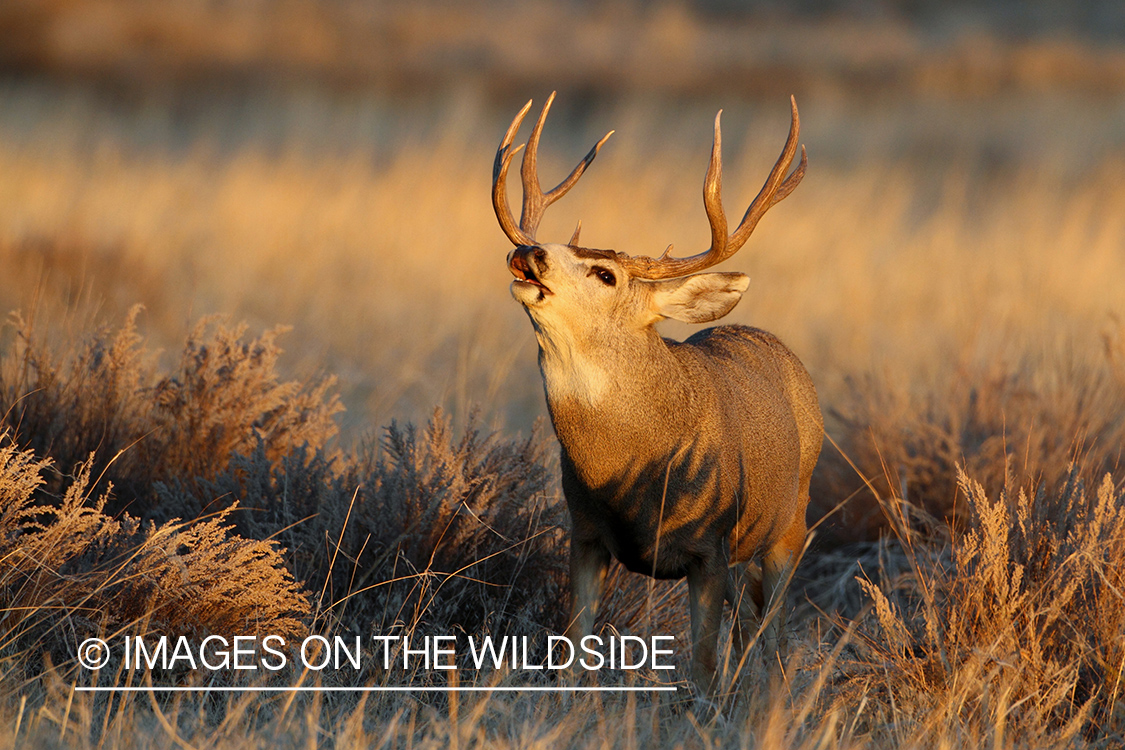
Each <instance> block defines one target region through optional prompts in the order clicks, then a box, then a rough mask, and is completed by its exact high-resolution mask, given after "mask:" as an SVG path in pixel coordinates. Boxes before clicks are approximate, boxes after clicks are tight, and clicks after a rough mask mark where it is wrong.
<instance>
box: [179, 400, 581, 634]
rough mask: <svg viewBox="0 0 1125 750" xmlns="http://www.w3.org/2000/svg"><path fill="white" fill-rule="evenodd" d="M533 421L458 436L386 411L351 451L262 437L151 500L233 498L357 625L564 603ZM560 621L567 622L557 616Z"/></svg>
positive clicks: (495, 621) (554, 512)
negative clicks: (272, 446)
mask: <svg viewBox="0 0 1125 750" xmlns="http://www.w3.org/2000/svg"><path fill="white" fill-rule="evenodd" d="M545 446H546V442H545V441H544V440H543V438H542V436H541V435H540V434H539V433H538V432H536V433H534V434H533V435H532V436H531V437H529V438H527V439H522V440H520V439H517V440H503V439H500V438H499V437H498V436H497V435H496V434H494V433H485V432H482V431H481V430H480V429H479V428H478V427H477V426H476V424H475V422H474V421H470V424H469V425H468V426H467V427H466V428H465V430H464V432H463V433H462V434H461V436H460V437H456V436H455V435H454V433H453V430H452V428H451V426H450V422H449V419H448V418H447V417H446V416H444V415H443V414H441V413H440V412H436V413H435V414H434V416H433V418H432V419H431V420H430V421H429V423H428V424H427V426H426V427H425V428H424V429H422V430H419V429H417V428H415V426H414V425H409V424H408V425H406V426H399V425H398V424H397V423H392V424H391V426H390V427H388V428H387V429H386V431H385V434H384V437H383V440H382V441H381V442H380V443H379V444H377V445H375V444H372V445H368V446H366V447H365V448H364V449H362V450H361V451H360V452H359V455H358V456H356V457H353V458H351V459H343V458H339V459H337V460H335V461H333V460H330V459H329V458H327V457H326V456H325V455H324V453H323V452H322V451H312V450H310V449H308V448H303V449H299V450H297V451H294V452H293V453H291V454H289V455H287V456H284V457H282V458H281V459H280V461H278V462H273V461H270V460H269V457H268V453H267V451H266V447H265V444H264V442H260V443H259V445H258V447H257V449H256V450H255V451H254V452H253V453H252V454H250V455H242V454H235V455H234V457H233V458H232V460H231V462H230V465H229V466H228V468H227V470H226V471H224V472H223V473H222V474H220V476H218V477H217V478H215V479H214V480H213V481H199V482H195V483H187V482H173V483H168V484H164V485H161V486H160V487H159V489H158V494H159V496H160V498H161V502H163V503H167V504H169V505H171V506H173V507H189V508H200V509H202V508H204V507H207V506H208V505H209V504H211V503H214V502H215V501H216V500H217V499H219V498H239V499H240V500H241V502H242V504H243V509H241V510H239V511H237V512H236V513H235V515H234V516H232V517H233V518H236V519H237V523H238V525H239V528H240V529H242V530H244V531H245V533H247V534H251V535H253V536H259V537H264V536H268V535H275V537H274V538H277V539H279V540H280V541H281V542H282V543H284V545H285V546H286V547H287V549H288V551H287V555H288V557H289V564H290V566H291V568H292V569H293V571H294V572H295V574H296V575H297V576H298V577H299V578H300V579H301V580H304V581H306V583H307V584H308V586H309V588H310V590H313V591H318V592H322V593H320V594H319V595H318V596H317V605H318V607H319V609H320V611H322V612H323V613H324V614H326V615H327V614H328V613H329V612H331V617H332V618H333V619H335V620H337V621H343V622H344V623H345V624H346V625H347V627H349V628H351V629H353V630H355V631H356V632H366V631H368V630H370V629H371V628H372V627H374V628H376V629H379V630H381V631H385V630H387V629H389V628H392V627H395V626H402V627H405V628H407V629H409V630H411V631H414V630H416V629H418V628H421V629H423V630H425V631H427V632H428V631H430V630H432V631H434V632H441V633H443V634H446V633H449V632H454V631H453V630H451V629H458V628H459V629H464V630H465V631H466V632H475V631H476V630H477V629H479V628H481V627H483V626H484V625H485V624H486V623H488V624H490V625H491V626H492V627H493V628H495V629H497V630H503V629H506V628H509V627H518V625H519V624H520V623H525V624H526V623H528V622H531V623H534V625H535V627H541V626H543V625H547V626H549V627H550V626H554V627H558V626H559V625H560V623H561V622H562V620H563V619H564V618H565V614H564V613H563V612H562V610H563V609H565V604H563V605H560V602H563V601H565V596H564V595H563V593H562V592H563V591H564V589H565V578H564V571H565V567H566V564H565V545H564V544H563V531H562V528H561V524H562V522H563V516H562V509H561V504H560V503H559V502H558V498H557V493H556V492H555V491H554V490H553V489H552V487H551V485H552V482H553V474H552V472H551V471H550V469H549V468H548V466H547V464H546V462H545V460H544V450H545ZM563 624H564V623H563Z"/></svg>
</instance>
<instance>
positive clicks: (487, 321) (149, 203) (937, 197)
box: [0, 0, 1125, 443]
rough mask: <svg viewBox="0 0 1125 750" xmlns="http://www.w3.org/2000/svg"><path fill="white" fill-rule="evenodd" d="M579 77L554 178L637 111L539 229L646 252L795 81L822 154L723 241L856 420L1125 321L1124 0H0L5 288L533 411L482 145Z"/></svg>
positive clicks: (363, 405) (780, 115)
mask: <svg viewBox="0 0 1125 750" xmlns="http://www.w3.org/2000/svg"><path fill="white" fill-rule="evenodd" d="M556 89H557V90H558V91H559V96H558V99H557V102H556V105H555V108H554V110H553V113H552V117H551V119H550V120H549V122H548V125H547V130H546V134H545V136H544V141H543V147H542V151H543V154H542V159H543V165H542V168H541V172H542V174H543V180H544V182H545V183H552V184H553V183H554V182H555V181H557V180H558V179H560V178H561V176H562V175H564V174H565V173H566V171H568V170H569V169H570V167H571V166H572V165H573V164H574V163H575V162H576V161H577V160H578V159H579V158H580V157H581V156H582V155H583V154H584V153H585V151H586V149H588V148H589V146H590V145H591V144H592V143H593V142H594V141H595V140H596V139H597V138H598V137H600V136H601V135H602V134H603V133H604V132H606V131H607V130H610V129H615V130H616V131H617V132H616V134H615V135H614V137H613V138H612V139H611V140H610V142H609V144H608V146H607V148H606V149H605V150H603V152H602V155H601V156H600V157H599V159H598V161H597V163H596V164H595V165H594V167H593V168H592V169H591V171H590V172H589V173H588V174H587V176H586V177H585V178H584V179H583V181H582V184H581V185H580V186H579V187H578V188H577V189H576V190H575V191H574V192H572V193H571V194H570V195H569V196H568V197H567V198H566V200H564V201H562V202H561V203H559V204H557V205H556V206H555V207H554V208H553V209H552V211H551V212H549V213H548V215H547V218H546V219H545V222H544V225H543V227H542V229H541V230H540V233H539V234H540V238H541V239H544V240H558V241H565V239H566V238H567V237H569V234H570V231H571V228H572V227H573V225H574V223H575V221H577V220H578V219H579V218H581V219H582V221H583V235H582V236H583V241H584V243H586V244H588V245H590V246H594V247H607V248H613V249H617V250H623V251H626V252H629V253H633V254H637V253H643V254H656V253H659V252H660V251H661V250H662V249H663V248H664V247H665V246H666V245H667V244H668V243H669V242H672V243H675V246H676V248H677V249H678V252H680V253H683V254H687V253H689V252H698V251H699V250H700V249H702V248H703V247H705V245H706V243H707V241H708V229H707V223H706V219H705V216H704V212H703V206H702V200H701V196H700V189H701V185H702V180H703V174H704V172H705V169H706V162H707V157H708V153H709V149H710V140H711V123H712V118H713V117H714V113H715V111H716V110H718V109H719V108H723V109H724V117H723V125H724V149H725V152H724V156H725V171H724V178H725V183H724V190H725V193H724V200H725V205H726V208H727V211H728V214H731V215H734V214H741V212H742V211H743V210H744V209H745V206H746V205H748V204H749V202H750V200H751V199H752V198H753V196H754V194H755V193H756V192H757V189H758V187H759V186H760V185H761V182H762V180H764V178H765V175H766V172H767V171H768V169H769V167H770V166H771V165H772V164H773V162H774V160H775V159H776V157H777V153H778V152H779V150H780V148H781V145H782V143H783V141H784V138H785V134H786V129H787V125H788V118H789V108H788V97H789V95H790V94H793V95H795V96H796V98H797V103H798V105H799V107H800V111H801V116H802V142H803V143H805V144H806V146H807V148H808V154H809V171H808V176H807V177H806V179H805V181H804V183H803V184H802V185H801V187H800V189H799V190H798V191H796V192H795V193H794V194H793V195H792V196H791V197H790V198H789V199H787V200H786V201H785V203H783V204H781V205H779V206H777V207H775V208H774V209H773V210H772V211H771V213H770V215H769V216H768V217H767V218H766V219H765V220H764V221H763V222H762V224H761V225H760V226H759V228H758V230H757V232H756V233H755V236H754V238H753V239H752V240H751V241H750V242H749V243H748V245H747V246H746V248H745V249H744V250H743V251H742V252H741V253H740V254H739V255H738V256H736V257H735V258H734V259H733V260H732V261H730V262H728V263H727V264H726V266H725V268H726V269H728V270H741V271H744V272H746V273H748V274H749V275H750V276H751V286H750V290H749V291H748V292H747V294H746V297H745V298H744V300H743V301H742V303H741V304H740V305H739V307H738V308H736V310H735V312H734V313H733V314H732V315H731V316H730V317H729V318H728V320H731V321H734V322H741V323H748V324H752V325H757V326H760V327H763V328H766V329H768V330H771V331H774V332H775V333H777V334H779V335H780V336H781V337H782V339H783V340H784V341H786V342H787V343H788V344H789V345H790V346H791V347H792V348H793V349H794V350H795V351H796V352H797V353H798V355H799V356H800V357H801V358H802V359H803V360H804V361H805V363H806V364H807V365H808V367H809V369H810V371H811V372H812V374H813V377H814V379H815V380H816V382H817V385H818V388H819V389H820V391H821V398H822V402H823V404H824V407H825V411H826V413H827V414H828V415H829V417H830V424H829V431H830V434H832V432H833V430H836V434H837V435H839V434H840V429H841V428H840V427H839V425H841V424H845V423H848V422H849V420H851V422H855V420H858V419H861V418H866V419H871V418H872V417H871V415H872V414H873V413H875V412H878V413H880V414H883V415H886V414H890V413H893V412H894V411H895V409H900V410H907V409H913V410H917V409H925V408H930V409H934V408H939V406H934V404H940V403H941V397H940V396H938V397H935V396H934V394H935V393H937V394H941V393H946V392H947V391H948V390H949V389H952V388H955V387H958V386H954V385H950V383H954V382H955V381H956V382H960V381H958V378H960V379H961V380H963V381H964V382H968V383H971V388H972V389H975V388H978V387H979V385H980V384H981V383H986V384H987V383H988V382H991V381H990V380H989V379H990V378H992V379H993V380H996V379H1000V380H1004V379H1005V378H1008V379H1011V378H1012V377H1013V376H1012V373H1013V372H1015V373H1024V374H1025V375H1026V382H1025V381H1023V380H1021V381H1020V384H1019V385H1018V386H1016V387H1013V388H1009V389H1007V390H1004V391H1003V394H1004V398H1006V399H1011V400H1012V403H1013V404H1018V403H1019V399H1020V398H1024V397H1026V394H1028V393H1032V394H1039V395H1042V394H1043V393H1054V392H1055V391H1052V390H1051V389H1065V388H1066V383H1067V381H1066V378H1065V372H1068V371H1069V370H1068V369H1067V367H1070V369H1071V370H1073V369H1074V368H1077V367H1079V366H1080V365H1081V363H1083V362H1087V361H1090V362H1092V361H1094V360H1098V361H1104V357H1105V356H1106V351H1107V350H1108V349H1107V346H1109V345H1110V344H1112V342H1115V341H1117V339H1116V338H1114V337H1116V336H1119V335H1120V330H1121V328H1120V325H1121V324H1120V320H1121V317H1120V316H1122V315H1125V3H1122V2H1120V0H1088V1H1087V2H1068V1H1066V0H1029V1H1026V2H1019V1H1017V0H961V1H952V2H938V1H937V0H800V1H798V2H781V1H780V0H777V1H774V0H760V1H752V0H751V1H747V2H739V1H737V0H696V1H695V2H691V1H689V0H679V1H669V2H659V3H642V2H631V1H629V2H627V1H622V2H607V3H596V2H582V1H580V0H572V1H571V0H550V1H549V2H516V1H515V0H511V1H505V0H492V1H485V0H471V1H469V2H453V1H452V0H448V1H435V0H422V1H418V0H411V1H410V2H390V1H384V2H360V1H359V0H226V1H223V0H176V1H175V2H171V1H168V0H163V1H158V0H0V309H2V310H3V311H4V312H7V311H9V310H19V311H21V312H22V315H23V317H24V318H25V319H30V320H32V321H33V323H34V326H35V328H36V330H38V331H40V332H41V333H42V334H43V335H44V336H47V337H60V340H66V339H67V338H69V339H77V338H80V337H82V336H83V335H85V332H86V331H88V330H90V327H91V326H93V325H96V324H103V323H104V324H109V325H114V326H116V325H120V324H121V322H122V321H123V320H124V319H125V315H126V311H127V310H128V309H129V308H130V307H131V306H132V305H133V304H135V303H142V304H143V305H144V307H145V310H144V312H143V313H142V314H141V316H140V318H139V319H138V325H139V329H140V331H141V332H142V334H143V335H144V336H145V338H146V340H147V342H148V345H149V346H150V347H152V348H163V349H165V350H170V351H176V350H177V348H178V347H179V346H180V343H181V342H182V340H183V338H184V336H185V335H186V332H187V331H188V330H189V329H190V327H191V325H192V324H193V322H194V321H196V320H198V319H199V318H200V317H202V316H205V315H210V314H215V313H217V314H222V315H225V316H229V317H230V319H231V320H233V321H239V320H245V321H247V322H248V323H249V325H250V330H251V332H252V333H253V334H254V335H256V334H257V333H258V332H260V331H261V330H264V329H268V328H271V327H273V326H274V325H277V324H284V325H288V326H292V330H291V331H290V332H289V333H287V334H285V335H284V336H283V337H282V338H281V339H280V343H281V345H282V346H283V347H284V348H285V350H286V355H285V359H284V360H283V363H282V364H283V369H284V371H285V372H286V373H287V374H289V375H291V376H292V377H294V378H307V377H312V376H315V375H317V374H319V373H328V374H331V375H334V376H336V378H337V379H338V380H337V384H338V388H339V391H340V393H341V396H342V398H343V401H344V403H345V405H346V407H347V411H346V413H345V414H343V415H342V418H341V439H342V440H343V441H344V442H345V443H350V442H353V441H355V440H357V439H359V438H361V437H362V436H364V435H367V434H371V433H373V432H374V431H375V430H377V429H378V428H379V427H380V426H381V425H385V424H387V423H389V421H390V419H392V418H404V419H410V420H420V419H425V418H426V417H427V416H428V414H429V413H430V412H431V410H432V409H433V408H434V407H435V406H438V405H440V406H443V407H444V408H445V409H447V410H448V411H449V412H451V413H452V414H453V415H454V418H455V420H458V421H460V422H462V423H463V422H464V420H465V419H466V418H467V415H468V413H469V412H470V411H471V410H472V409H473V408H477V407H479V408H480V410H481V412H482V414H483V415H484V417H485V421H486V422H488V423H490V424H492V425H494V426H497V427H499V428H502V429H505V430H511V431H523V432H526V431H527V430H528V429H529V427H530V426H531V425H532V424H533V422H534V421H535V420H536V419H538V418H540V417H542V416H543V415H545V407H544V404H543V397H542V390H541V382H540V378H539V374H538V371H537V366H536V359H535V345H534V340H533V338H532V336H531V328H530V326H529V325H528V323H527V321H526V320H525V317H524V315H523V313H522V311H521V310H520V308H519V307H518V305H517V304H516V303H515V302H514V301H513V300H512V299H511V298H510V296H509V293H508V290H507V286H508V282H509V279H510V276H509V274H508V272H507V270H506V268H505V264H504V257H505V255H506V253H507V252H508V251H509V249H510V247H509V245H508V244H507V241H506V240H505V238H504V236H503V234H502V233H501V232H500V230H499V228H498V226H497V225H496V221H495V218H494V216H493V214H492V209H491V206H490V179H491V165H492V159H493V155H494V152H495V148H496V146H497V144H498V142H499V140H500V137H501V135H502V133H503V131H504V129H505V127H506V126H507V124H508V122H509V121H510V119H511V117H512V116H513V115H514V113H515V112H516V111H517V110H518V108H519V107H520V106H521V105H522V104H523V102H524V101H526V100H527V99H528V98H534V99H535V100H536V102H537V104H538V103H541V102H542V101H543V99H545V97H546V96H547V95H548V94H549V93H550V92H551V91H552V90H556ZM509 194H510V195H511V196H512V198H513V200H516V201H518V195H519V191H518V186H517V185H516V181H515V180H513V181H512V184H511V185H510V188H509ZM667 331H668V333H669V334H670V335H675V336H681V335H684V334H685V333H687V332H688V328H687V327H669V328H668V329H667ZM13 335H14V334H13V332H12V327H11V326H9V327H7V328H5V329H4V331H3V333H0V336H3V337H7V339H8V340H11V338H12V336H13ZM1046 360H1050V361H1052V362H1056V361H1058V362H1066V363H1070V365H1066V366H1065V367H1062V368H1061V369H1060V368H1057V367H1054V368H1051V369H1050V370H1049V371H1048V370H1044V369H1043V368H1037V367H1035V366H1034V363H1036V362H1041V361H1046ZM1028 363H1031V365H1030V366H1027V367H1025V365H1028ZM1075 363H1078V364H1075ZM1071 365H1073V367H1071ZM1060 372H1062V373H1064V375H1059V373H1060ZM1042 373H1046V374H1042ZM1021 377H1022V376H1021ZM1044 378H1045V379H1046V380H1048V381H1050V382H1040V381H1043V380H1044ZM873 379H874V381H877V386H872V385H870V383H871V382H873ZM1005 382H1008V381H1005ZM963 390H964V391H965V394H966V395H965V398H966V399H967V398H969V397H970V396H971V397H972V398H976V396H975V395H973V394H969V393H968V391H969V390H970V388H969V387H968V386H967V387H966V388H965V389H963ZM1021 394H1023V395H1022V396H1021ZM927 399H930V401H932V402H933V403H930V401H927ZM927 404H929V406H927ZM864 415H866V416H864ZM934 421H936V422H937V423H938V424H941V419H940V416H939V418H935V420H934ZM1059 439H1060V440H1061V441H1063V442H1064V443H1067V442H1069V441H1073V440H1074V433H1073V432H1071V433H1069V434H1066V435H1062V436H1061V437H1060V438H1059Z"/></svg>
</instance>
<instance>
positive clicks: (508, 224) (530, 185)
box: [492, 91, 613, 246]
mask: <svg viewBox="0 0 1125 750" xmlns="http://www.w3.org/2000/svg"><path fill="white" fill-rule="evenodd" d="M554 100H555V92H553V91H552V92H551V95H550V96H549V97H547V102H546V104H544V105H543V111H542V112H540V113H539V119H538V120H536V121H535V127H534V128H532V129H531V137H529V138H528V139H527V150H526V151H525V152H524V154H523V163H522V164H521V165H520V179H521V181H522V182H523V210H522V212H521V213H520V222H519V224H518V225H517V224H516V220H515V217H513V216H512V209H511V207H510V206H509V205H508V196H507V188H506V181H507V177H508V167H509V166H510V165H511V163H512V157H513V156H515V155H516V152H518V151H519V150H520V148H522V146H517V147H515V148H512V140H513V139H514V138H515V137H516V133H517V132H518V131H519V129H520V125H522V124H523V118H524V117H526V116H527V112H528V110H529V109H531V102H530V101H529V102H528V103H527V104H525V105H524V106H523V109H521V110H520V111H519V113H518V114H517V115H516V117H515V119H514V120H512V124H511V125H509V126H508V132H507V133H505V134H504V139H503V140H502V141H500V148H499V149H497V151H496V160H495V162H493V165H492V207H493V209H494V210H495V211H496V218H497V219H498V220H499V221H500V228H501V229H503V230H504V234H506V235H507V236H508V239H509V240H511V241H512V243H513V244H515V245H517V246H518V245H534V244H536V243H535V232H536V230H537V229H538V228H539V222H540V220H541V219H542V218H543V211H544V210H545V209H546V208H547V206H549V205H551V204H552V203H554V202H555V201H557V200H558V199H559V198H561V197H563V196H564V195H566V193H567V191H568V190H570V189H571V188H572V187H574V184H575V183H576V182H578V178H579V177H581V176H582V174H583V173H584V172H585V171H586V168H587V167H588V166H590V163H591V162H592V161H594V157H595V156H597V155H598V151H600V150H601V148H602V146H604V145H605V142H606V141H607V140H609V137H610V136H611V135H613V131H612V130H611V131H609V132H608V133H606V134H605V136H604V137H603V138H602V139H601V140H600V141H598V142H597V143H595V144H594V147H593V148H592V149H590V152H589V153H588V154H586V156H585V158H583V159H582V161H580V162H578V166H577V167H575V168H574V169H573V170H572V171H571V173H570V174H569V175H567V178H566V179H565V180H563V181H562V182H560V183H559V184H558V185H556V186H555V187H554V188H552V189H551V190H549V191H547V192H546V193H544V192H543V188H542V187H541V186H540V185H539V165H538V159H539V138H540V136H541V135H542V134H543V124H544V123H545V122H546V121H547V113H548V112H549V111H550V110H551V103H552V102H553V101H554ZM576 242H578V229H575V230H574V235H573V236H572V237H571V244H574V243H576Z"/></svg>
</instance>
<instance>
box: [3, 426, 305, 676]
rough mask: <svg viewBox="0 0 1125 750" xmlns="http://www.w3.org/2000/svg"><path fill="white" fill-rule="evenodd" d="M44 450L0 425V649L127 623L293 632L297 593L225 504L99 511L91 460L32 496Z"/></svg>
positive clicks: (60, 653)
mask: <svg viewBox="0 0 1125 750" xmlns="http://www.w3.org/2000/svg"><path fill="white" fill-rule="evenodd" d="M49 465H50V464H49V461H47V460H44V459H39V458H37V457H36V456H35V455H34V454H33V453H32V452H30V451H21V450H19V449H18V448H17V447H16V446H14V445H13V444H12V443H11V441H10V440H9V439H8V436H7V434H6V433H4V434H0V560H3V566H2V567H0V654H3V655H4V656H10V655H12V654H14V653H19V652H20V651H21V650H22V649H27V650H28V651H29V652H32V653H31V655H32V657H33V659H32V661H34V657H35V656H37V655H38V653H39V652H41V651H46V652H48V653H53V654H54V655H55V657H56V658H64V659H65V658H67V657H68V656H70V655H72V653H73V649H74V647H75V646H76V644H77V642H78V639H80V638H81V637H82V636H84V635H90V634H98V633H115V632H120V631H122V630H127V631H128V630H139V631H140V632H145V633H159V634H168V635H192V636H201V635H203V634H209V633H222V634H232V633H233V634H239V635H241V634H255V633H264V632H268V633H278V634H280V635H282V636H283V637H284V636H293V635H296V634H299V633H301V632H303V631H304V624H303V621H302V619H303V618H305V617H306V616H307V614H308V611H309V605H308V601H307V598H306V596H305V595H304V594H303V593H302V592H301V590H300V586H299V584H298V583H297V582H296V581H295V580H294V579H293V577H292V576H291V575H290V574H289V571H288V570H287V569H286V568H285V566H284V564H283V561H282V555H281V553H280V551H279V550H278V549H277V545H276V543H274V542H263V541H255V540H248V539H244V538H241V537H239V536H237V535H235V534H232V533H231V529H230V525H229V523H228V522H227V519H226V515H227V513H220V514H217V515H215V516H213V517H211V518H209V519H205V520H198V521H189V522H181V521H172V522H169V523H165V524H163V525H160V526H157V525H155V524H153V523H148V524H144V525H142V524H141V522H140V521H138V520H137V519H136V518H134V517H132V516H130V515H128V514H124V515H122V516H121V517H120V518H113V517H110V516H108V515H106V514H105V512H104V508H105V505H106V501H107V499H108V493H103V494H102V495H100V496H99V497H97V498H93V497H91V495H90V492H89V489H90V486H91V482H90V477H91V473H90V472H91V468H92V462H86V463H84V464H81V465H80V466H79V467H78V470H77V471H76V473H75V475H74V476H73V477H72V478H71V479H70V481H69V484H68V485H67V486H66V488H65V490H64V492H63V494H62V496H61V498H59V500H58V502H57V503H52V504H49V505H44V504H38V503H37V501H36V497H37V496H38V493H39V492H40V491H41V490H42V488H43V485H44V479H43V474H44V472H45V471H46V470H47V469H48V467H49Z"/></svg>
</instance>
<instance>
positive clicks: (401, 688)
mask: <svg viewBox="0 0 1125 750" xmlns="http://www.w3.org/2000/svg"><path fill="white" fill-rule="evenodd" d="M74 689H75V690H76V691H77V692H79V693H147V692H150V691H151V692H155V693H211V692H223V693H648V692H653V693H656V692H660V693H667V692H675V691H676V690H678V689H679V688H677V687H676V686H675V685H660V686H656V687H537V686H528V687H484V686H479V685H467V686H464V687H460V686H459V687H448V686H436V685H432V686H418V687H412V686H410V685H392V686H375V687H217V686H216V687H175V686H173V687H137V686H132V687H75V688H74Z"/></svg>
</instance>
